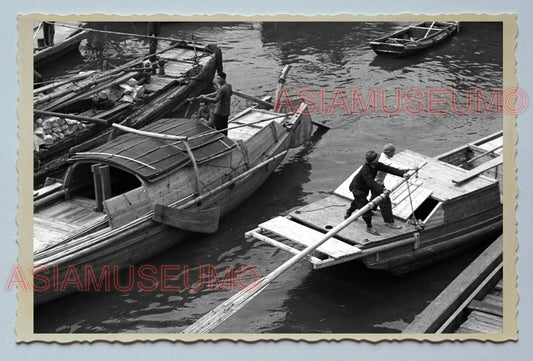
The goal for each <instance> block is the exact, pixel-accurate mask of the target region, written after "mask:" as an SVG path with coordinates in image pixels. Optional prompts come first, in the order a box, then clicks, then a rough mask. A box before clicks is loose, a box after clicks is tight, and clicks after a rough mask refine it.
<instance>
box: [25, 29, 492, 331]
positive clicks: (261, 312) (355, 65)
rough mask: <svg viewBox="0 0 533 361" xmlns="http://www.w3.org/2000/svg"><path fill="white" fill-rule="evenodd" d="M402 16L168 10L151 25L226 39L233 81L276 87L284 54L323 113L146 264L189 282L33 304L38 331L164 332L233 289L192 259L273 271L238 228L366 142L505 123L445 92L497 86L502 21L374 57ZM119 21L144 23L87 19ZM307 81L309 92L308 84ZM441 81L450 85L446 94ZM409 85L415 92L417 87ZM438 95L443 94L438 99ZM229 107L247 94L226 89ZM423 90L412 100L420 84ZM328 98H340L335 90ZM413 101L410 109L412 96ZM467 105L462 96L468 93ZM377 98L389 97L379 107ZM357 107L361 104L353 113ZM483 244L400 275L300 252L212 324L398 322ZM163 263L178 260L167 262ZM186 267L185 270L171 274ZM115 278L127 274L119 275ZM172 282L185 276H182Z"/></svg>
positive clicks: (295, 82)
mask: <svg viewBox="0 0 533 361" xmlns="http://www.w3.org/2000/svg"><path fill="white" fill-rule="evenodd" d="M405 25H406V24H405V23H378V22H371V23H351V22H347V23H298V24H295V23H172V24H171V23H168V24H163V26H162V32H163V34H162V36H166V37H174V38H182V39H187V40H190V39H192V38H193V37H194V40H197V41H202V42H213V43H217V44H218V45H219V46H220V47H221V48H222V49H223V57H224V69H225V71H226V73H227V74H228V82H229V83H231V84H232V85H233V88H234V89H238V90H241V91H244V92H246V93H250V94H255V95H257V96H262V95H269V94H273V92H274V90H275V89H276V84H277V77H278V74H279V71H280V70H281V68H282V67H283V66H284V65H286V64H291V65H292V66H293V67H292V70H291V71H290V73H289V77H288V81H287V89H288V91H289V93H290V94H291V95H294V94H296V92H297V91H298V90H300V89H303V88H307V89H312V90H314V91H315V93H316V94H317V97H315V98H313V99H312V100H314V101H316V102H317V108H318V109H317V112H316V113H315V114H313V118H314V119H315V120H318V121H320V122H324V123H326V124H329V125H331V126H333V128H332V129H331V130H329V131H323V130H316V131H315V133H314V134H313V137H312V139H311V140H310V141H309V142H308V143H307V144H306V145H305V146H303V147H301V148H299V149H296V150H293V151H291V152H290V153H289V155H288V156H287V158H286V160H285V161H284V163H283V164H282V165H281V166H280V167H279V168H278V169H277V170H276V172H274V173H273V175H272V176H271V177H270V178H269V179H268V181H267V182H266V183H265V184H264V185H263V186H262V187H261V188H260V189H259V190H258V191H257V192H256V193H255V194H254V195H253V196H252V197H251V198H250V199H248V200H247V201H246V202H245V203H244V204H243V205H242V206H241V207H240V208H239V209H238V210H236V211H235V212H233V213H232V214H230V215H229V216H228V217H226V218H225V219H224V220H223V221H222V222H221V224H220V230H219V232H217V233H216V234H214V235H201V236H197V237H194V238H192V239H190V240H188V241H187V242H185V243H182V244H180V245H178V246H176V247H174V248H172V249H170V250H168V251H166V252H164V253H163V254H161V255H158V256H157V257H154V258H152V259H148V260H146V261H145V262H143V264H149V265H154V266H155V267H156V268H157V269H160V268H161V267H162V266H163V265H181V267H182V268H183V266H184V265H187V267H189V271H188V277H189V280H190V282H191V283H196V285H197V286H199V287H198V291H196V292H190V291H185V290H182V291H180V292H177V291H160V290H159V291H154V292H142V291H139V290H134V291H130V292H111V293H99V294H95V293H84V294H82V293H78V294H74V295H70V296H67V297H65V298H63V299H60V300H57V301H56V302H53V303H51V304H48V305H45V306H42V307H40V308H38V309H36V310H35V332H78V333H92V332H101V333H117V332H121V333H123V332H127V333H136V332H138V333H173V332H179V331H180V330H181V329H183V328H184V327H185V326H187V325H189V324H191V323H192V322H193V321H194V320H196V319H197V318H199V317H200V316H202V315H203V314H205V313H206V312H208V311H209V310H211V309H212V308H214V307H215V306H216V305H218V304H219V303H221V302H223V301H224V300H226V299H227V298H228V297H230V296H231V295H232V294H234V293H235V292H236V291H237V290H224V291H212V290H209V289H208V287H201V285H200V284H199V283H198V282H199V275H200V272H201V270H202V267H204V269H205V267H206V266H213V267H216V269H217V270H218V271H219V272H220V273H221V275H222V274H223V272H224V270H225V267H227V266H230V267H233V268H237V267H239V266H242V265H246V264H249V265H253V266H255V267H257V269H258V270H260V272H261V273H262V274H267V273H268V272H270V271H272V270H274V269H275V268H276V267H277V266H279V265H280V264H281V263H283V262H284V261H286V260H288V259H289V255H288V254H286V253H284V252H282V251H279V250H277V249H275V248H273V247H271V246H268V245H266V244H262V243H251V242H248V241H247V240H246V239H245V238H244V236H243V234H244V232H245V231H248V230H250V229H253V228H255V226H256V225H257V224H258V223H260V222H262V221H265V220H267V219H269V218H272V217H274V216H277V215H280V214H281V215H283V214H287V213H288V212H290V211H291V210H294V209H295V208H297V207H300V206H302V205H304V204H308V203H310V202H313V201H316V200H318V199H320V198H322V197H324V196H326V195H327V194H328V193H329V192H331V191H332V190H333V189H335V188H336V187H337V186H338V184H340V183H341V182H342V181H343V180H344V179H345V178H346V177H347V176H348V175H349V174H350V173H351V172H352V171H353V170H354V169H355V168H356V167H357V166H358V165H359V163H360V161H361V158H362V156H363V154H364V153H365V152H366V151H367V150H369V149H375V150H378V151H379V150H380V149H381V147H382V146H383V145H384V144H385V143H388V142H392V143H394V144H395V145H396V147H397V149H398V150H399V151H401V150H403V149H411V150H414V151H417V152H420V153H423V154H427V155H430V156H434V155H437V154H439V153H442V152H444V151H447V150H450V149H452V148H454V147H457V146H459V145H462V144H464V143H467V142H470V141H473V140H476V139H478V138H480V137H482V136H485V135H488V134H490V133H492V132H495V131H497V130H499V129H501V128H502V116H501V114H498V113H497V112H496V110H495V109H492V110H491V111H490V114H485V113H483V112H481V113H476V112H475V111H474V106H473V105H472V108H471V109H470V110H469V111H465V114H463V115H457V114H450V113H451V110H452V108H451V106H452V104H450V103H451V102H450V96H449V93H446V89H448V90H449V89H455V90H456V92H457V93H456V95H457V99H456V102H455V104H454V105H455V107H456V109H459V110H468V99H467V97H466V94H467V92H468V90H469V89H481V90H482V91H483V92H484V95H485V97H486V99H485V101H486V104H488V102H489V99H490V96H491V94H492V91H493V89H495V88H501V87H502V27H501V24H499V23H462V24H461V30H460V33H459V34H457V35H456V36H454V37H452V38H451V39H449V40H447V41H446V42H444V43H443V44H441V45H440V46H438V47H435V48H433V49H431V50H430V51H426V52H423V53H420V54H418V55H414V56H412V57H409V58H404V59H389V58H381V57H377V56H376V55H375V54H374V52H373V51H372V50H371V49H370V48H369V47H368V45H367V44H368V42H369V41H370V40H372V39H375V38H377V37H380V36H383V35H384V34H387V33H390V32H392V31H394V30H397V29H400V28H402V27H403V26H405ZM95 27H98V28H100V29H103V28H107V29H108V30H115V31H121V32H134V33H138V34H144V32H145V27H146V25H145V24H144V23H122V24H107V25H104V24H97V25H95ZM105 44H106V48H105V54H107V56H110V57H112V60H113V59H114V60H115V61H116V60H117V59H119V60H120V59H128V58H132V57H136V56H139V55H140V54H144V53H145V52H146V51H147V49H148V47H147V43H146V42H144V41H142V40H139V39H136V38H134V37H132V38H126V37H118V36H112V35H109V36H107V37H106V42H105ZM96 64H97V59H95V58H94V57H91V54H90V53H87V52H86V53H84V55H83V56H82V55H72V56H69V57H68V58H66V59H64V61H62V62H61V63H56V64H55V65H53V66H50V67H48V68H47V69H44V70H43V73H44V75H46V76H56V75H60V74H65V73H75V72H78V71H80V70H84V69H89V68H94V67H95V66H96ZM321 89H322V90H323V91H324V94H325V97H326V102H325V103H326V109H325V110H326V111H327V107H328V106H329V105H331V101H332V97H333V94H334V92H335V90H336V89H340V90H339V92H342V93H343V94H344V95H345V96H346V102H347V104H348V106H349V107H352V103H351V93H352V90H354V89H356V90H357V91H359V93H360V94H361V96H362V100H363V101H365V100H366V98H367V97H368V95H369V94H370V93H371V91H372V89H376V94H378V95H381V92H384V99H385V101H384V105H383V106H382V105H381V104H380V99H381V98H378V102H377V105H376V108H377V109H375V111H374V112H373V109H372V106H371V107H370V108H368V109H367V111H366V112H362V111H361V109H360V108H357V111H356V112H355V113H354V114H347V113H346V112H345V110H344V109H343V107H342V106H341V105H342V104H341V103H342V102H340V103H339V104H341V105H339V106H337V107H333V108H332V109H331V110H332V111H331V113H330V114H320V110H321V109H320V104H319V103H320V95H319V94H320V91H321ZM398 89H399V90H400V92H402V93H401V96H400V99H401V100H402V101H403V102H404V103H403V104H402V106H405V105H406V104H407V103H406V100H405V92H407V91H408V90H409V89H419V90H420V91H422V94H425V97H426V98H425V100H424V99H423V101H425V102H426V105H427V92H428V89H441V90H443V91H442V92H441V93H439V94H440V95H437V96H436V97H440V98H445V99H447V100H446V101H445V103H443V104H435V107H434V109H433V110H441V111H447V112H448V114H447V115H443V114H435V111H433V112H429V111H428V109H427V107H426V109H424V110H423V111H420V112H419V114H410V113H409V112H408V111H406V110H405V109H404V108H402V109H401V110H400V111H398V112H394V111H392V110H394V108H395V106H396V99H398V97H397V96H396V93H395V92H396V91H397V90H398ZM309 94H310V93H307V96H309ZM446 94H448V95H446ZM415 97H416V96H415ZM446 97H447V98H446ZM233 98H234V99H233V107H234V109H235V111H236V110H238V109H242V108H244V107H245V106H246V105H247V104H246V103H245V102H244V101H242V100H240V99H238V98H236V97H233ZM419 98H420V99H422V98H421V97H420V96H419ZM337 100H339V99H337ZM409 104H410V106H411V109H414V110H417V109H418V110H420V109H419V108H420V107H419V106H417V104H419V103H409ZM472 104H473V103H472ZM383 109H385V110H388V112H389V113H390V114H387V113H386V112H385V111H383ZM362 113H366V114H362ZM480 250H481V249H480V248H477V249H473V250H470V251H468V252H466V253H463V254H460V255H458V256H456V257H454V258H450V259H447V260H445V261H443V262H440V263H437V264H435V265H433V266H430V267H427V268H425V269H423V270H421V271H415V272H413V273H411V274H408V275H406V276H404V277H402V278H395V277H392V276H389V275H387V274H384V273H381V272H378V271H370V270H367V269H365V268H364V267H363V266H362V265H361V264H358V263H355V262H352V263H348V264H344V265H340V266H336V267H332V268H330V269H326V270H320V271H313V270H312V269H311V266H310V264H308V263H299V264H297V265H295V266H293V267H292V268H291V269H290V270H289V271H287V272H285V273H284V274H283V275H282V276H281V277H280V278H279V279H277V280H276V281H275V282H273V283H272V284H271V285H270V286H269V287H268V288H267V289H266V290H264V291H263V292H262V293H261V294H260V295H259V296H258V297H257V298H256V299H254V300H253V301H252V302H251V303H250V304H248V305H247V306H246V307H245V308H244V309H242V310H241V311H240V312H239V313H237V314H236V315H234V316H233V317H232V318H230V319H229V320H228V321H226V322H225V323H223V324H222V325H220V326H219V327H218V328H217V329H216V330H215V332H224V333H233V332H239V333H256V332H268V333H290V332H305V333H307V332H309V333H325V332H350V333H380V332H400V331H401V330H402V329H403V328H404V327H405V326H406V325H407V324H408V323H409V322H411V321H412V320H413V318H414V317H415V315H416V314H417V313H419V312H421V311H422V309H423V308H424V307H425V306H426V305H427V304H428V303H429V302H430V301H431V300H432V299H433V298H434V297H435V296H436V295H437V294H438V293H440V291H442V289H443V288H444V287H445V286H446V285H447V284H448V283H449V282H450V281H451V280H452V279H453V278H454V277H455V276H456V275H457V274H458V273H459V272H460V271H461V270H462V269H464V267H465V266H466V265H467V264H468V262H469V261H471V260H472V259H473V258H474V257H475V256H476V255H477V254H478V253H479V252H480ZM171 273H172V274H176V273H177V272H175V271H173V272H171ZM181 275H182V276H184V274H183V273H182V274H181ZM123 276H124V279H125V281H124V282H126V281H127V278H128V275H127V274H123ZM181 284H183V282H182V283H181Z"/></svg>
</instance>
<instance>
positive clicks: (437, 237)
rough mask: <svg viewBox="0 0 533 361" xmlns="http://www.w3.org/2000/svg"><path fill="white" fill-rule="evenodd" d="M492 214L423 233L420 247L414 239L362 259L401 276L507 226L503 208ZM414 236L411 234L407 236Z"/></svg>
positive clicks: (370, 265)
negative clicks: (504, 224) (503, 216)
mask: <svg viewBox="0 0 533 361" xmlns="http://www.w3.org/2000/svg"><path fill="white" fill-rule="evenodd" d="M490 213H492V217H491V216H490V215H489V214H486V215H484V216H483V217H476V218H479V219H470V220H468V221H465V222H460V223H456V224H449V225H446V226H442V227H436V228H434V229H431V230H427V231H422V232H419V242H420V244H417V245H416V246H415V242H411V243H410V244H409V245H406V246H403V247H398V248H393V249H390V250H386V251H383V252H379V253H376V254H373V255H372V256H369V257H365V258H362V259H361V260H362V262H363V263H364V264H365V266H366V267H368V268H370V269H379V270H384V271H387V272H389V273H392V274H395V275H398V276H399V275H403V274H405V273H408V272H411V271H414V270H417V269H419V268H422V267H425V266H427V265H430V264H433V263H436V262H438V261H440V260H443V259H446V258H448V257H450V256H451V255H453V254H456V253H459V252H462V251H464V250H466V249H467V248H470V247H473V246H475V245H477V244H479V243H482V242H486V241H487V240H490V239H492V237H493V236H494V235H497V234H500V233H501V232H502V228H503V221H502V213H501V209H500V210H498V209H496V210H493V211H492V212H490ZM412 238H413V237H412V236H411V237H406V238H405V239H406V240H407V239H412ZM400 241H401V240H397V241H396V242H400Z"/></svg>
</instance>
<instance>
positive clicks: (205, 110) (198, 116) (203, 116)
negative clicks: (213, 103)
mask: <svg viewBox="0 0 533 361" xmlns="http://www.w3.org/2000/svg"><path fill="white" fill-rule="evenodd" d="M192 119H195V120H197V121H199V122H201V123H202V124H205V125H207V126H210V127H212V126H213V123H212V121H211V109H210V108H209V105H207V101H205V100H202V101H200V106H199V108H198V110H197V111H196V112H195V113H194V114H193V115H192Z"/></svg>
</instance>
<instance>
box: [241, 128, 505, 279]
mask: <svg viewBox="0 0 533 361" xmlns="http://www.w3.org/2000/svg"><path fill="white" fill-rule="evenodd" d="M502 148H503V132H501V131H500V132H497V133H495V134H493V135H491V136H488V137H485V138H483V139H480V140H478V141H476V142H473V143H470V144H466V145H464V146H461V147H459V148H457V149H454V150H452V151H450V152H447V153H445V154H442V155H440V156H437V157H435V158H430V157H427V156H424V155H422V154H419V153H415V152H413V151H409V150H404V151H402V152H400V153H398V154H396V155H395V156H394V158H392V164H391V165H392V166H394V167H397V168H400V169H413V168H414V167H420V169H419V170H418V173H417V177H416V178H414V177H411V179H409V180H408V181H406V180H404V179H403V178H400V177H397V176H394V175H391V174H387V176H386V177H385V188H386V189H390V190H393V191H392V193H391V194H390V198H391V202H392V206H393V214H394V217H395V218H396V223H397V224H403V227H402V228H401V229H391V228H388V227H386V226H385V225H384V224H383V220H382V219H381V216H379V215H376V216H374V222H373V223H374V228H375V229H376V230H377V231H378V232H379V235H372V234H369V233H368V232H366V224H365V222H362V221H360V220H359V221H357V220H352V219H350V218H349V219H348V220H346V221H343V218H344V213H345V211H346V209H347V208H348V206H349V205H350V203H351V201H352V200H353V195H352V193H351V192H350V191H349V189H348V186H349V184H350V182H351V180H352V178H353V177H354V176H355V174H356V173H357V172H358V171H359V169H358V170H356V171H355V172H354V173H353V174H352V175H351V176H350V177H349V178H348V179H346V180H345V181H344V182H343V183H342V184H341V185H340V186H339V187H338V188H337V189H336V190H335V191H334V192H333V194H332V195H330V196H328V197H326V198H324V199H322V200H319V201H317V202H314V203H312V204H309V205H307V206H304V207H302V208H300V209H297V210H294V211H292V212H291V213H290V214H289V215H287V216H285V217H283V216H279V217H276V218H274V219H271V220H269V221H267V222H264V223H261V224H260V225H259V226H258V227H257V228H256V229H254V230H251V231H249V232H247V233H246V237H247V238H254V239H257V240H261V241H264V242H267V243H269V244H272V245H274V246H276V247H278V248H280V249H283V250H285V251H287V252H290V253H293V254H299V253H301V252H303V250H302V249H304V248H307V249H308V250H309V251H313V253H309V254H307V259H308V260H309V261H310V262H311V263H313V267H314V268H324V267H329V266H332V265H335V264H340V263H344V262H348V261H352V260H361V261H362V262H363V263H364V264H365V265H366V266H367V267H368V268H371V269H379V270H384V271H388V272H390V273H393V274H403V273H406V272H409V271H412V270H414V269H417V268H420V267H422V266H425V265H428V264H431V263H433V262H436V261H437V260H440V259H443V258H445V257H447V256H449V255H451V254H453V253H456V252H458V251H461V250H463V249H465V248H467V247H469V246H472V245H474V244H475V243H476V242H480V241H483V240H486V239H488V237H490V236H492V235H494V234H496V235H497V234H501V232H502V224H503V215H502V198H501V195H502V194H503V193H502V189H501V183H502V179H503V174H502ZM371 207H372V206H370V208H371ZM365 208H366V207H365ZM364 211H366V209H362V210H360V211H358V212H356V213H361V212H364ZM352 217H356V216H355V213H354V215H352ZM354 219H355V218H354ZM341 222H342V223H341ZM316 244H319V246H318V248H316V249H310V248H309V247H310V246H311V245H316ZM306 252H307V251H306Z"/></svg>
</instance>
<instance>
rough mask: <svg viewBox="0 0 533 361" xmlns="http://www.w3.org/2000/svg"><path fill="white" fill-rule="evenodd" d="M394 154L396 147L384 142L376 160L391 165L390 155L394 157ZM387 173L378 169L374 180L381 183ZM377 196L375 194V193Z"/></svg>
mask: <svg viewBox="0 0 533 361" xmlns="http://www.w3.org/2000/svg"><path fill="white" fill-rule="evenodd" d="M394 154H396V148H395V147H394V145H392V144H391V143H388V144H385V146H384V147H383V153H381V155H380V156H379V160H378V162H379V163H381V164H385V165H391V164H392V157H394ZM386 175H387V172H384V171H381V170H378V173H377V174H376V182H378V183H379V184H381V185H383V184H384V182H385V176H386ZM376 196H377V195H376Z"/></svg>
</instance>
